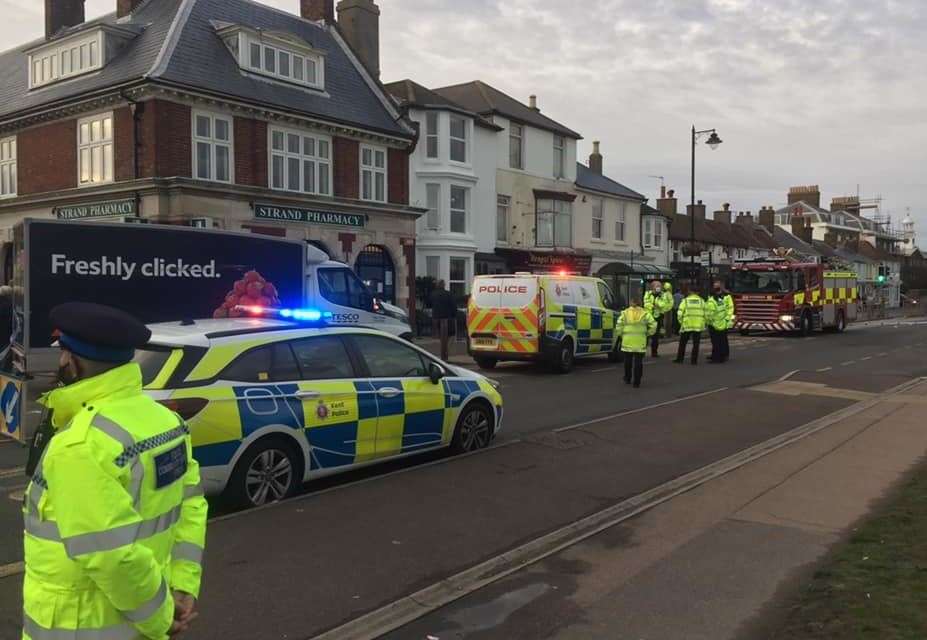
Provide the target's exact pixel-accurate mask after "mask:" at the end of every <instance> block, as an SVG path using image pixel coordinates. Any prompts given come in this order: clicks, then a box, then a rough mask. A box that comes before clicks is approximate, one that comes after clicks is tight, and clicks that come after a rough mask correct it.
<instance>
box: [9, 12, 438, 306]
mask: <svg viewBox="0 0 927 640" xmlns="http://www.w3.org/2000/svg"><path fill="white" fill-rule="evenodd" d="M292 1H293V5H294V6H293V9H294V11H297V10H298V11H299V14H295V13H293V14H291V13H287V12H283V11H280V10H277V9H274V8H271V7H268V6H266V5H263V4H260V3H259V2H254V1H252V0H112V2H113V9H114V12H113V13H111V14H109V15H106V16H104V17H102V18H100V19H98V20H93V21H89V22H87V21H85V19H84V7H83V0H45V9H46V37H45V38H43V39H41V40H38V41H36V42H32V43H29V44H27V45H25V46H20V47H16V48H15V49H13V50H10V51H8V52H6V53H3V54H0V234H2V233H6V234H9V233H10V231H9V230H10V229H11V228H12V227H13V225H15V224H16V223H17V222H18V221H19V220H21V219H22V218H24V217H27V216H28V217H58V218H65V219H84V218H94V219H99V218H107V219H110V220H112V219H120V220H126V221H139V220H141V221H151V222H160V223H170V224H191V225H195V226H207V227H216V228H221V229H229V230H239V231H241V230H245V231H251V232H254V233H262V234H268V235H274V236H279V237H287V238H291V239H302V240H306V241H310V242H312V243H314V244H316V245H318V246H320V247H322V248H323V249H325V250H326V251H327V252H328V253H329V254H330V255H332V256H333V258H335V259H338V260H343V261H345V262H347V263H349V264H351V265H352V266H354V267H355V270H356V271H358V273H359V274H360V275H361V277H362V278H363V279H364V280H366V281H367V282H368V283H369V284H370V285H371V286H372V288H373V289H374V290H375V291H376V292H377V293H378V294H379V295H380V296H381V297H382V298H384V299H386V300H389V301H395V302H398V303H400V304H406V303H407V302H408V299H409V296H410V284H411V283H412V282H414V271H415V222H416V219H417V218H418V217H419V215H420V214H421V213H422V211H421V210H419V209H416V208H414V207H410V206H409V154H410V152H411V150H412V149H413V148H414V146H415V142H416V137H417V136H416V132H415V129H414V128H413V126H412V125H411V123H410V122H408V121H407V120H405V119H404V118H403V117H402V116H401V115H400V113H399V112H398V111H397V110H396V108H395V106H394V103H393V102H392V101H391V100H390V98H389V97H388V96H387V94H386V92H385V91H384V89H383V87H382V85H381V84H380V81H379V52H378V46H379V45H378V41H379V34H378V21H379V9H378V8H377V6H376V5H375V4H374V3H373V2H372V0H342V2H340V3H339V5H338V7H337V19H336V8H335V6H334V0H292ZM323 221H324V222H323ZM0 239H3V238H2V236H0ZM5 239H9V238H8V237H7V238H5Z"/></svg>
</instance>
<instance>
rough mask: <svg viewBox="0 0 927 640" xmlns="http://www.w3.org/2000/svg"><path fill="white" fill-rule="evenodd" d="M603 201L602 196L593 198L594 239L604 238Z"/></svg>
mask: <svg viewBox="0 0 927 640" xmlns="http://www.w3.org/2000/svg"><path fill="white" fill-rule="evenodd" d="M602 209H603V203H602V199H601V198H593V199H592V239H593V240H601V239H602V224H603V222H604V221H603V220H602V218H603V211H602Z"/></svg>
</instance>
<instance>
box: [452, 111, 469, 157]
mask: <svg viewBox="0 0 927 640" xmlns="http://www.w3.org/2000/svg"><path fill="white" fill-rule="evenodd" d="M451 161H453V162H462V163H465V162H467V120H466V119H465V118H461V117H459V116H451Z"/></svg>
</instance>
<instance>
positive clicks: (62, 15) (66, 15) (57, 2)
mask: <svg viewBox="0 0 927 640" xmlns="http://www.w3.org/2000/svg"><path fill="white" fill-rule="evenodd" d="M84 19H85V13H84V0H45V38H46V39H49V38H51V37H53V36H54V35H55V34H57V33H58V32H59V31H61V30H62V29H67V28H68V27H74V26H77V25H79V24H83V22H84Z"/></svg>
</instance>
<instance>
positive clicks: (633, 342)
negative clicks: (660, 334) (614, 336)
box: [618, 307, 657, 353]
mask: <svg viewBox="0 0 927 640" xmlns="http://www.w3.org/2000/svg"><path fill="white" fill-rule="evenodd" d="M656 332H657V321H656V320H654V319H653V316H652V315H650V312H649V311H647V310H646V309H643V308H641V307H628V308H627V309H625V310H624V311H622V312H621V315H620V316H619V317H618V335H620V336H621V350H622V351H625V352H627V353H644V352H645V351H647V337H648V336H652V335H653V334H655V333H656Z"/></svg>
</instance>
